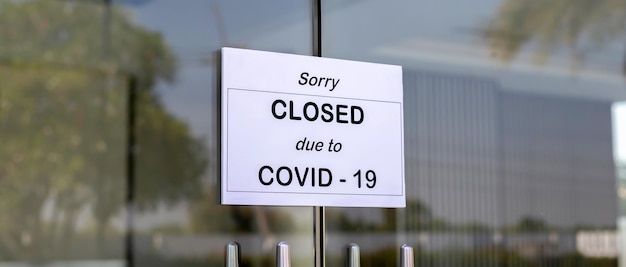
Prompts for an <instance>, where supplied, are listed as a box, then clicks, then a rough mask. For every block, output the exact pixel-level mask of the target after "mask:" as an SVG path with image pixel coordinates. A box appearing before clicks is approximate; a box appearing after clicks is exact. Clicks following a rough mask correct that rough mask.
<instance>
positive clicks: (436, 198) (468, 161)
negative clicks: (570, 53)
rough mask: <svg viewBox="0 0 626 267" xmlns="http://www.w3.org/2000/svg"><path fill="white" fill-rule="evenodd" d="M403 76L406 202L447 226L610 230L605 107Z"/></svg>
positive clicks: (457, 80)
mask: <svg viewBox="0 0 626 267" xmlns="http://www.w3.org/2000/svg"><path fill="white" fill-rule="evenodd" d="M404 77H405V89H404V90H405V98H406V100H405V105H406V112H405V121H406V122H405V129H406V134H405V139H406V144H407V146H408V149H407V151H408V152H407V154H406V160H407V185H408V190H407V192H408V194H409V197H414V198H418V199H420V200H421V201H422V202H424V203H425V204H426V206H429V207H430V208H431V210H432V211H433V213H434V214H435V215H436V216H439V217H442V218H443V219H444V220H445V221H448V222H450V223H457V224H470V223H473V222H478V223H481V224H484V225H487V226H491V227H505V226H510V225H514V224H516V223H518V222H519V221H520V220H522V218H525V217H526V218H528V217H531V218H540V219H541V220H542V221H544V222H545V223H546V224H547V225H550V226H552V227H557V228H561V229H565V228H573V227H583V226H586V227H615V218H616V216H617V214H616V211H617V207H616V203H617V201H616V197H615V172H614V167H613V166H614V164H613V158H612V144H611V103H610V102H608V101H602V100H593V99H577V98H572V97H556V96H545V95H543V96H542V95H533V94H523V93H518V92H509V91H505V90H503V89H502V88H501V87H500V86H499V85H498V83H497V82H494V81H491V80H487V79H482V78H477V77H471V76H465V77H459V76H453V75H448V74H435V73H423V72H411V71H405V74H404ZM598 207H602V208H598Z"/></svg>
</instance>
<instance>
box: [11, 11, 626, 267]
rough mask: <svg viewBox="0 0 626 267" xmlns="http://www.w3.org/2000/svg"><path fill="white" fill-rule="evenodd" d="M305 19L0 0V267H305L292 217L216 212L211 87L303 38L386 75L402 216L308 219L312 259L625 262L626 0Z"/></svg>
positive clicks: (347, 211) (304, 221) (361, 212)
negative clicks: (393, 83) (400, 137)
mask: <svg viewBox="0 0 626 267" xmlns="http://www.w3.org/2000/svg"><path fill="white" fill-rule="evenodd" d="M321 7H322V10H321V11H322V12H321V17H320V19H321V23H322V28H321V31H320V32H313V28H314V27H313V26H314V25H313V19H314V17H313V3H312V1H287V0H281V1H271V2H270V1H267V2H261V1H243V0H238V1H221V0H188V1H167V0H0V266H1V267H9V266H10V267H17V266H20V267H21V266H89V267H91V266H111V267H113V266H222V265H223V264H224V262H223V257H224V246H225V245H226V243H227V242H229V241H237V242H239V243H240V244H241V251H242V265H243V266H263V267H264V266H273V265H274V257H273V255H274V246H275V244H276V243H277V242H278V241H281V240H285V241H287V242H289V244H290V245H291V252H292V260H293V261H294V263H293V264H294V265H301V266H313V265H314V260H313V258H314V245H313V243H314V242H313V239H314V230H316V229H314V218H313V208H311V207H261V206H221V205H220V204H219V179H220V178H219V169H218V167H219V164H218V163H219V155H220V154H219V150H218V149H219V142H220V140H219V132H220V126H219V110H218V108H219V105H218V104H219V102H218V101H220V100H219V99H218V92H219V90H220V88H219V87H218V84H219V79H218V78H219V77H218V76H217V75H218V68H219V54H218V53H219V49H220V48H221V47H225V46H228V47H240V48H248V49H257V50H265V51H274V52H283V53H290V54H301V55H312V54H313V36H314V35H318V36H319V37H321V40H322V42H321V44H322V47H321V48H322V49H321V51H322V56H324V57H331V58H341V59H349V60H359V61H367V62H378V63H387V64H395V65H401V66H402V67H403V76H404V81H403V83H404V112H405V113H404V118H405V168H406V185H407V186H406V190H407V192H406V194H407V207H406V208H404V209H379V208H327V209H326V227H327V232H326V237H327V240H326V241H327V244H326V245H327V251H326V255H327V258H326V264H327V265H328V266H340V265H342V264H343V255H342V252H343V247H344V246H345V245H346V244H348V243H353V242H354V243H357V244H359V245H360V246H361V254H362V259H361V264H362V265H363V266H396V265H398V257H399V255H398V252H399V247H400V245H401V244H404V243H407V244H410V245H411V246H413V247H414V248H415V260H416V265H417V266H626V250H625V249H624V246H626V245H620V244H625V241H626V239H624V237H626V235H624V231H626V219H623V218H624V217H623V216H625V215H626V202H625V201H626V104H624V101H625V100H626V83H625V81H626V76H625V75H626V41H625V40H626V36H625V35H626V1H624V0H605V1H592V0H574V1H572V0H549V1H541V0H529V1H515V0H480V1H460V0H441V1H408V0H407V1H394V2H391V3H390V2H384V1H374V0H364V1H354V0H349V1H321ZM381 90H384V88H381ZM381 130H384V129H381Z"/></svg>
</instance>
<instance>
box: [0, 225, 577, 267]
mask: <svg viewBox="0 0 626 267" xmlns="http://www.w3.org/2000/svg"><path fill="white" fill-rule="evenodd" d="M312 238H313V235H312V234H310V235H309V234H296V235H282V236H281V235H278V236H276V242H278V241H287V242H288V243H289V246H290V252H291V256H292V257H294V258H306V257H311V256H312V253H313V252H312V251H313V241H312ZM159 240H160V242H158V246H157V245H155V243H154V242H151V238H150V237H148V236H142V237H138V239H137V241H138V242H137V250H136V252H137V253H139V254H150V253H154V254H159V255H161V256H163V257H165V258H170V259H174V258H187V257H205V256H216V257H221V256H222V255H223V253H224V247H225V246H226V244H227V243H228V242H230V241H236V242H238V243H239V244H240V245H241V253H242V255H248V256H260V255H264V254H267V251H265V252H264V251H263V246H264V245H266V244H264V243H265V242H264V241H265V240H264V239H263V237H262V236H261V235H236V236H234V235H210V236H209V235H205V236H167V235H164V236H162V237H160V238H159ZM276 242H275V243H276ZM327 242H328V243H327V249H326V254H327V256H329V257H333V256H341V255H342V253H344V250H345V246H346V245H347V244H349V243H356V244H358V245H359V248H360V251H361V254H366V253H372V252H376V251H379V250H382V249H389V248H397V249H398V251H399V249H400V246H401V245H402V243H407V244H409V245H411V246H413V247H414V248H416V249H420V250H421V251H423V252H441V251H449V250H453V251H471V250H480V249H485V248H490V247H494V246H504V247H506V249H507V250H510V251H514V252H516V253H519V254H521V255H526V254H529V255H527V256H529V257H531V258H532V257H533V256H538V255H540V256H559V255H564V254H567V253H571V252H574V251H576V249H577V248H576V235H575V234H574V233H563V232H561V233H557V232H553V233H519V234H512V235H506V236H502V235H501V234H498V233H488V232H485V233H464V232H447V233H444V232H442V233H427V232H421V233H420V232H415V233H409V234H398V233H367V232H366V233H351V234H336V233H328V236H327ZM503 242H504V243H503ZM275 243H274V244H272V246H275V245H276V244H275ZM272 249H273V248H272ZM272 254H273V252H272ZM0 267H4V266H2V265H0Z"/></svg>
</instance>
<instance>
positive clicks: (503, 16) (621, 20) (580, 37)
mask: <svg viewBox="0 0 626 267" xmlns="http://www.w3.org/2000/svg"><path fill="white" fill-rule="evenodd" d="M624 10H626V1H623V0H602V1H589V0H575V1H572V0H552V1H542V0H526V1H517V0H506V1H504V2H503V4H502V5H501V6H500V8H499V10H498V12H497V13H496V14H495V16H494V17H493V18H492V19H491V20H490V21H489V23H488V25H487V29H486V30H485V32H484V34H485V38H486V40H487V42H488V43H489V46H490V48H491V50H492V51H493V52H494V54H495V55H496V56H497V57H500V58H501V59H504V60H507V61H509V60H512V59H513V58H515V56H516V55H517V54H518V53H519V52H520V51H521V50H522V48H523V46H524V45H525V44H533V49H534V51H535V59H536V60H537V61H538V62H539V63H543V62H545V61H546V60H547V58H548V56H550V54H552V53H554V52H557V51H558V50H565V49H566V50H567V51H569V52H570V54H571V55H572V58H573V59H574V60H575V63H577V64H580V63H581V62H582V61H583V60H584V57H585V55H586V54H587V53H590V52H593V51H594V50H597V49H598V48H600V47H602V46H604V45H607V44H609V43H610V42H612V41H615V40H618V41H620V40H623V38H624V34H625V33H626V32H625V30H626V12H624ZM563 48H565V49H563ZM624 67H625V68H626V65H625V66H624ZM624 71H626V69H624Z"/></svg>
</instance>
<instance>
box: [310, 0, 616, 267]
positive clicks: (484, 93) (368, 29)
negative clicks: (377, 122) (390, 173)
mask: <svg viewBox="0 0 626 267" xmlns="http://www.w3.org/2000/svg"><path fill="white" fill-rule="evenodd" d="M625 7H626V5H625V3H624V2H623V1H580V2H572V1H514V0H483V1H459V0H445V1H394V2H393V3H389V2H383V1H348V2H346V1H344V2H336V1H323V2H322V8H323V12H322V24H323V27H322V31H323V32H322V40H323V41H324V42H323V49H322V51H323V54H322V56H324V57H332V58H343V59H351V60H360V61H371V62H378V63H389V64H396V65H401V66H402V67H403V73H404V81H403V82H404V111H405V114H404V118H405V168H406V194H407V207H406V208H405V209H374V208H361V209H353V208H328V210H327V218H328V221H327V228H328V234H327V236H328V251H327V253H328V255H329V258H328V259H327V264H328V265H329V266H336V265H339V264H341V260H342V259H341V254H340V251H342V249H341V248H342V247H343V246H345V245H346V244H348V243H352V242H354V243H357V244H359V245H360V246H361V253H362V255H361V257H362V259H361V264H362V266H382V265H385V266H396V265H398V259H399V251H400V246H401V245H402V244H403V243H408V244H409V245H411V246H413V247H414V248H415V260H416V262H415V264H416V266H617V264H618V260H617V258H618V254H619V253H620V250H619V249H618V246H617V239H618V238H617V237H618V235H617V223H616V222H617V219H618V208H617V203H618V201H617V194H616V192H617V190H616V189H617V188H616V166H620V165H621V166H623V164H624V163H623V162H624V156H623V155H624V147H623V146H618V145H616V144H617V142H622V144H623V142H624V141H623V140H624V138H626V137H625V136H624V132H623V130H622V134H621V135H619V136H614V134H615V133H614V131H616V130H615V129H617V125H622V126H621V127H622V129H623V125H624V122H625V121H626V117H624V114H623V111H621V113H620V112H618V111H617V110H618V108H617V106H618V105H616V104H615V103H619V102H620V101H624V100H625V99H626V90H625V89H624V88H626V86H625V85H626V84H625V82H624V81H625V79H624V69H623V68H624V67H623V66H624V56H623V55H624V49H625V48H624V42H623V38H624V26H623V25H624V24H623V21H624V20H625V19H626V15H625V14H626V13H624V8H625ZM614 105H615V108H614V107H613V106H614ZM621 110H623V107H622V109H621ZM619 114H621V115H619ZM614 128H615V129H614ZM614 137H615V138H614ZM614 139H615V141H614ZM618 140H621V141H618ZM618 154H620V155H622V157H621V158H620V157H617V162H616V161H615V160H614V155H618ZM621 171H622V173H623V167H622V170H621ZM622 179H623V178H622ZM620 181H622V180H620ZM622 183H623V182H622ZM622 191H623V190H622ZM622 195H626V194H622ZM622 198H623V197H622ZM621 214H622V215H623V214H624V213H623V212H622V213H621ZM623 224H624V225H626V223H623ZM622 240H626V239H622ZM622 251H623V249H622ZM622 253H623V252H622Z"/></svg>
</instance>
